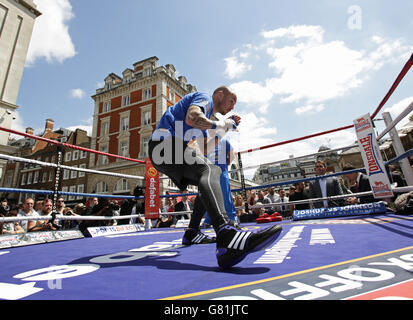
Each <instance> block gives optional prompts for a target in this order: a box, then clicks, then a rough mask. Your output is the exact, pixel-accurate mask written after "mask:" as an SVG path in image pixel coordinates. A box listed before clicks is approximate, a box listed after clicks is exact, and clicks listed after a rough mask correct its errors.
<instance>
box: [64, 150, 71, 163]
mask: <svg viewBox="0 0 413 320" xmlns="http://www.w3.org/2000/svg"><path fill="white" fill-rule="evenodd" d="M71 158H72V153H71V152H70V151H69V152H66V154H65V161H66V162H67V161H70V159H71Z"/></svg>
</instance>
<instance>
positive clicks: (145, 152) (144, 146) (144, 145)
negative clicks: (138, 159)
mask: <svg viewBox="0 0 413 320" xmlns="http://www.w3.org/2000/svg"><path fill="white" fill-rule="evenodd" d="M148 146H149V138H143V139H142V156H143V157H144V158H146V157H148V154H149V152H148Z"/></svg>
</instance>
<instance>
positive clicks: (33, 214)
mask: <svg viewBox="0 0 413 320" xmlns="http://www.w3.org/2000/svg"><path fill="white" fill-rule="evenodd" d="M17 216H18V217H39V214H38V213H37V211H36V210H32V211H31V212H30V213H26V212H24V210H22V209H20V210H19V213H17ZM19 224H20V225H21V227H22V228H23V229H24V232H27V225H28V224H29V220H21V221H19Z"/></svg>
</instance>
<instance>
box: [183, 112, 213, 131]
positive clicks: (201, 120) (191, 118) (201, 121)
mask: <svg viewBox="0 0 413 320" xmlns="http://www.w3.org/2000/svg"><path fill="white" fill-rule="evenodd" d="M185 123H186V124H187V125H188V126H191V127H193V128H197V129H201V130H206V129H211V128H212V125H213V122H212V121H211V120H209V119H208V118H207V117H206V116H205V114H204V113H203V112H202V110H201V108H200V107H198V106H190V107H189V109H188V112H187V114H186V119H185Z"/></svg>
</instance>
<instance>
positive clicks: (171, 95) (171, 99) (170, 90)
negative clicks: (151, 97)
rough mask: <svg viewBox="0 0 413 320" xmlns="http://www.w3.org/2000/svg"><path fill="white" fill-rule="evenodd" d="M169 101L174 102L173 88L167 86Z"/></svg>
mask: <svg viewBox="0 0 413 320" xmlns="http://www.w3.org/2000/svg"><path fill="white" fill-rule="evenodd" d="M168 98H169V101H171V102H172V103H175V90H174V89H172V88H169V97H168Z"/></svg>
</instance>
